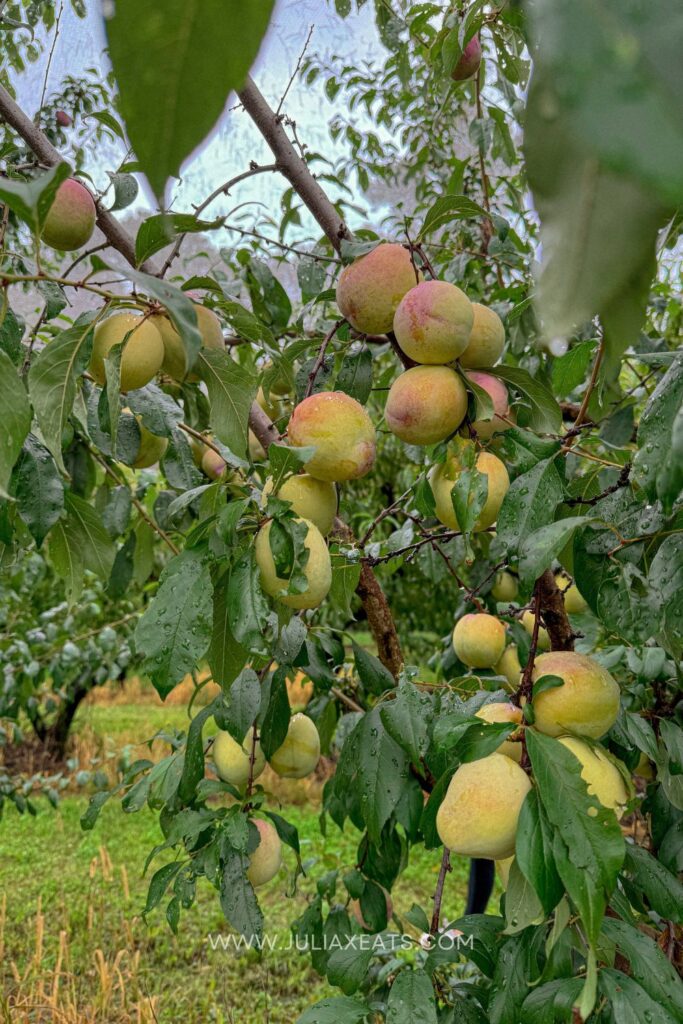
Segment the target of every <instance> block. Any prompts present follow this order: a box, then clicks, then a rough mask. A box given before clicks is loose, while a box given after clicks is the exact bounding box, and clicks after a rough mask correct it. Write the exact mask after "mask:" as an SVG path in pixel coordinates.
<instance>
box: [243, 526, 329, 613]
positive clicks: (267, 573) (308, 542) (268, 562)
mask: <svg viewBox="0 0 683 1024" xmlns="http://www.w3.org/2000/svg"><path fill="white" fill-rule="evenodd" d="M298 522H300V523H305V524H306V526H307V527H308V530H307V533H306V538H305V540H304V546H305V548H306V550H307V551H308V560H307V561H306V564H305V566H304V567H303V575H304V576H305V578H306V584H307V586H306V589H305V590H304V591H303V592H302V593H300V594H294V593H292V594H288V593H287V592H286V591H287V587H288V585H289V580H286V579H282V578H281V577H280V576H278V575H277V569H276V567H275V559H274V558H273V552H272V551H271V547H270V533H271V530H272V526H273V521H272V520H270V519H269V520H268V522H267V523H265V525H264V526H262V527H261V529H260V530H259V532H258V534H257V536H256V564H257V565H258V567H259V571H260V574H261V586H262V587H263V589H264V590H265V592H266V594H270V596H271V597H276V598H277V599H278V600H279V601H281V602H282V603H283V604H285V605H287V607H288V608H317V607H318V605H319V604H322V602H323V601H324V600H325V598H326V597H327V595H328V593H329V590H330V587H331V586H332V563H331V562H330V553H329V551H328V550H327V545H326V543H325V538H324V537H323V535H322V534H321V532H320V530H319V529H318V527H317V526H314V525H313V523H311V522H308V521H307V520H306V519H299V520H298Z"/></svg>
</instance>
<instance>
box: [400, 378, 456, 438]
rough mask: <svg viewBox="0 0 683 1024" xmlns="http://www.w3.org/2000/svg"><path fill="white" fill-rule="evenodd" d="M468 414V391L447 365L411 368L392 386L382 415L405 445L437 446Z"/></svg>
mask: <svg viewBox="0 0 683 1024" xmlns="http://www.w3.org/2000/svg"><path fill="white" fill-rule="evenodd" d="M466 412H467V391H466V390H465V385H464V384H463V382H462V380H461V379H460V377H459V376H458V374H457V373H456V372H455V370H451V368H450V367H448V366H413V367H411V369H410V370H406V371H405V372H404V373H402V374H401V375H400V377H397V379H396V380H395V381H394V383H393V384H392V386H391V389H390V391H389V396H388V398H387V404H386V407H385V409H384V416H385V419H386V421H387V426H388V427H389V429H390V430H391V432H392V433H394V434H396V436H397V437H399V438H400V439H401V440H402V441H405V442H406V444H417V445H425V444H436V443H437V442H438V441H444V440H445V439H446V438H447V437H449V436H450V435H451V434H452V433H453V432H454V431H455V430H457V428H458V427H459V426H460V424H461V423H462V421H463V419H464V418H465V413H466Z"/></svg>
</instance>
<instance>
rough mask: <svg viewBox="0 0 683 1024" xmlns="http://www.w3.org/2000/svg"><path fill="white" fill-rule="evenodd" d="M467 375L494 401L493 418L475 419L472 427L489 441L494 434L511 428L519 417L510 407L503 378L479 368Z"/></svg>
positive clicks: (478, 435)
mask: <svg viewBox="0 0 683 1024" xmlns="http://www.w3.org/2000/svg"><path fill="white" fill-rule="evenodd" d="M467 377H468V379H469V380H471V381H473V382H474V383H475V384H478V385H479V387H480V388H483V390H484V391H486V393H487V394H488V395H489V396H490V398H491V401H492V402H493V413H494V414H493V416H492V418H491V419H490V420H483V419H482V420H475V421H474V422H473V424H472V429H473V430H474V431H475V432H476V434H477V437H480V438H482V439H483V440H485V441H488V440H489V438H491V437H493V435H494V434H500V433H502V432H503V431H504V430H509V429H510V427H511V426H513V425H514V423H515V420H516V418H517V417H516V414H515V411H514V409H511V408H510V396H509V395H508V389H507V388H506V387H505V385H504V384H503V382H502V380H499V379H498V377H493V376H492V375H491V374H490V373H481V372H480V371H479V370H470V372H469V373H468V374H467Z"/></svg>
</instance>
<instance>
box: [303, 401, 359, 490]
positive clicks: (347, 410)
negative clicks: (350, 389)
mask: <svg viewBox="0 0 683 1024" xmlns="http://www.w3.org/2000/svg"><path fill="white" fill-rule="evenodd" d="M287 436H288V437H289V442H290V444H291V445H293V446H294V447H295V448H306V447H308V446H309V445H310V446H311V447H313V448H315V449H316V451H315V454H314V455H313V457H312V458H311V459H309V461H308V462H307V463H306V472H307V473H308V474H309V475H310V476H314V477H315V478H316V480H331V481H343V480H357V479H358V478H359V477H361V476H365V474H366V473H369V472H370V470H371V469H372V467H373V465H374V462H375V454H376V436H375V428H374V425H373V422H372V420H371V419H370V417H369V416H368V414H367V412H366V411H365V409H364V408H363V406H362V405H361V404H360V402H357V401H356V400H355V398H351V396H350V395H347V394H345V393H344V392H343V391H321V392H320V393H319V394H317V395H310V396H309V397H308V398H304V400H303V402H299V404H298V405H297V407H296V408H295V410H294V412H293V413H292V417H291V419H290V421H289V426H288V427H287Z"/></svg>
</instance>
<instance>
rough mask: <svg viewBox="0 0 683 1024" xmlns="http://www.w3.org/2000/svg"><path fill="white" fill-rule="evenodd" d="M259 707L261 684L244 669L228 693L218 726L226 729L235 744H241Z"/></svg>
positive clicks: (255, 676)
mask: <svg viewBox="0 0 683 1024" xmlns="http://www.w3.org/2000/svg"><path fill="white" fill-rule="evenodd" d="M260 707H261V683H260V682H259V678H258V676H257V675H256V673H255V672H254V670H253V669H251V668H245V669H243V670H242V672H240V674H239V675H238V676H237V678H236V679H235V680H234V682H233V683H232V685H231V686H230V689H229V691H228V706H227V708H223V709H221V713H220V720H221V721H220V726H221V728H222V729H227V730H228V732H229V733H230V735H231V736H232V738H233V739H234V740H235V741H236V742H237V743H242V742H243V741H244V737H245V736H246V735H247V731H248V730H249V729H250V727H251V726H252V725H253V724H254V722H255V721H256V716H257V715H258V713H259V709H260Z"/></svg>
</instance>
